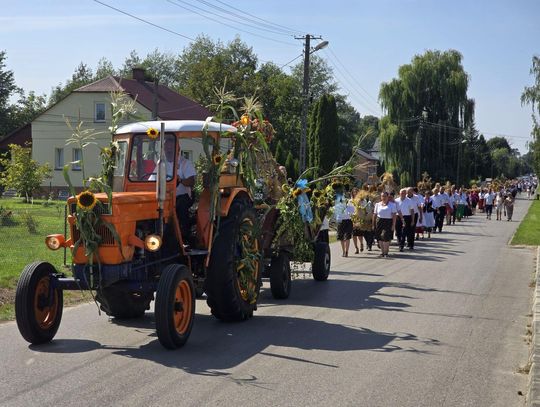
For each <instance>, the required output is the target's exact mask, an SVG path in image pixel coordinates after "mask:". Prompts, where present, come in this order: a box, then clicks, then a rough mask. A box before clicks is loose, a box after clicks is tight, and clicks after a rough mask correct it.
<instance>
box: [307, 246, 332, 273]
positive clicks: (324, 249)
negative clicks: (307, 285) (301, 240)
mask: <svg viewBox="0 0 540 407" xmlns="http://www.w3.org/2000/svg"><path fill="white" fill-rule="evenodd" d="M313 251H314V258H313V263H312V267H311V273H312V274H313V278H314V279H315V280H317V281H326V280H328V275H329V274H330V260H331V258H330V245H329V244H328V243H326V242H316V243H315V245H314V246H313Z"/></svg>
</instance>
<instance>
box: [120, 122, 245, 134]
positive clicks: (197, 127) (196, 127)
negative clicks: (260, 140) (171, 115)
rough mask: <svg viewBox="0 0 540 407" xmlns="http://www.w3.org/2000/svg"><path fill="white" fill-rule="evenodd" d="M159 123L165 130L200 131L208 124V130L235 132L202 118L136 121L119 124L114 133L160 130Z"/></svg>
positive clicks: (228, 127) (227, 126) (231, 128)
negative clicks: (163, 125)
mask: <svg viewBox="0 0 540 407" xmlns="http://www.w3.org/2000/svg"><path fill="white" fill-rule="evenodd" d="M161 123H165V131H166V132H178V131H200V132H202V130H203V128H204V126H205V125H206V126H208V131H221V132H226V131H229V132H233V133H234V132H236V127H234V126H230V125H228V124H223V123H216V122H207V121H203V120H154V121H147V122H136V123H130V124H126V125H124V126H121V127H119V128H118V130H116V134H125V133H145V132H146V130H148V129H149V128H154V129H156V130H158V131H161Z"/></svg>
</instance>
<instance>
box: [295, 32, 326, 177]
mask: <svg viewBox="0 0 540 407" xmlns="http://www.w3.org/2000/svg"><path fill="white" fill-rule="evenodd" d="M312 38H313V39H321V38H320V37H314V36H312V35H310V34H306V36H305V37H299V38H297V39H304V40H305V43H304V46H305V48H304V84H303V88H302V98H303V104H302V133H301V134H300V154H299V159H300V162H299V164H298V167H299V170H300V173H302V172H304V170H305V169H306V138H307V114H308V108H309V56H310V55H311V54H312V53H314V52H317V51H319V50H321V49H323V48H325V47H327V46H328V41H322V42H320V43H319V44H317V45H316V46H315V47H314V48H313V49H311V47H310V40H311V39H312Z"/></svg>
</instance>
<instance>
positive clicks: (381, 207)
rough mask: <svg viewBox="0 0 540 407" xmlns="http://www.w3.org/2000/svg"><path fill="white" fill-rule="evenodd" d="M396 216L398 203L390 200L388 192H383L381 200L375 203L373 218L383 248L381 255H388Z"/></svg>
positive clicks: (374, 228)
mask: <svg viewBox="0 0 540 407" xmlns="http://www.w3.org/2000/svg"><path fill="white" fill-rule="evenodd" d="M396 216H397V209H396V204H395V203H393V202H389V200H388V192H386V191H383V192H381V201H380V202H377V203H376V204H375V208H374V210H373V217H372V220H371V227H372V229H373V230H374V231H375V238H376V239H377V240H378V241H379V246H380V248H381V254H380V257H388V252H389V250H390V241H391V240H392V237H393V235H394V230H395V228H396Z"/></svg>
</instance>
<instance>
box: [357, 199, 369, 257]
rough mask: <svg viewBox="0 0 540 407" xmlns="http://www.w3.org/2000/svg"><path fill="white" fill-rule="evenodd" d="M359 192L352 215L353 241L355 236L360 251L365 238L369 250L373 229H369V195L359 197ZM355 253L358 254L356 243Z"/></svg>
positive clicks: (362, 248)
mask: <svg viewBox="0 0 540 407" xmlns="http://www.w3.org/2000/svg"><path fill="white" fill-rule="evenodd" d="M360 194H362V192H359V194H358V195H357V198H359V199H358V200H355V202H354V206H355V214H354V215H353V242H354V241H355V238H357V239H358V240H359V241H360V251H364V242H363V240H364V239H365V240H366V246H367V250H368V251H371V247H372V246H373V231H372V230H371V218H372V216H373V202H371V201H370V200H369V196H365V197H364V198H362V199H360ZM355 246H356V252H355V253H356V254H358V246H357V245H356V243H355Z"/></svg>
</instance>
